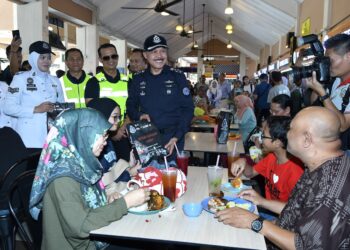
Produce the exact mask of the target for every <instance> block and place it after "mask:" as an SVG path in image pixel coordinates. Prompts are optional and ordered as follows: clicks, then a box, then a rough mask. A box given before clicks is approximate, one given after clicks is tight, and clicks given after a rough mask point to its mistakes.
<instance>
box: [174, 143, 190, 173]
mask: <svg viewBox="0 0 350 250" xmlns="http://www.w3.org/2000/svg"><path fill="white" fill-rule="evenodd" d="M174 145H175V149H176V153H177V155H176V165H177V167H178V168H179V169H181V171H182V172H184V174H185V175H186V176H187V169H188V162H189V158H190V154H189V152H187V151H179V148H178V147H177V145H176V143H175V144H174Z"/></svg>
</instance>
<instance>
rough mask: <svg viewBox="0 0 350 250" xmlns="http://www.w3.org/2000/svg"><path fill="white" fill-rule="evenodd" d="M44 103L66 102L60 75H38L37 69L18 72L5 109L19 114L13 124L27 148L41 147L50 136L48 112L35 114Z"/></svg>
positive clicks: (7, 97)
mask: <svg viewBox="0 0 350 250" xmlns="http://www.w3.org/2000/svg"><path fill="white" fill-rule="evenodd" d="M43 102H52V103H55V102H64V97H63V91H62V88H61V84H60V82H59V80H58V78H57V77H55V76H52V75H49V74H40V76H39V75H38V74H36V72H35V71H33V70H31V71H25V72H19V73H17V74H16V75H15V76H14V77H13V80H12V82H11V85H10V88H9V91H8V93H7V95H6V100H5V106H4V112H5V113H6V114H7V115H10V116H13V117H17V125H16V126H15V127H14V129H15V130H16V132H17V133H18V134H19V135H20V136H21V138H22V140H23V142H24V145H25V146H26V147H27V148H42V147H43V144H44V142H45V138H46V135H47V113H46V112H45V113H34V108H35V107H36V106H38V105H40V104H41V103H43Z"/></svg>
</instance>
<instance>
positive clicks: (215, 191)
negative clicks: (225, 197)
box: [208, 166, 224, 197]
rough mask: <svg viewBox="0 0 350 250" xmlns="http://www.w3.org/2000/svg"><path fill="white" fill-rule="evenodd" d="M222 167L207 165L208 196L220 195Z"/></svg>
mask: <svg viewBox="0 0 350 250" xmlns="http://www.w3.org/2000/svg"><path fill="white" fill-rule="evenodd" d="M223 175H224V169H223V168H222V167H221V166H208V187H209V196H217V197H218V196H221V195H220V191H221V182H222V177H223Z"/></svg>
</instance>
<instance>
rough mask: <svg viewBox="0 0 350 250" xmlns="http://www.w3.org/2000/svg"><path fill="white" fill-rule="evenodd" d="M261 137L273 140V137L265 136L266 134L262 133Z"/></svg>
mask: <svg viewBox="0 0 350 250" xmlns="http://www.w3.org/2000/svg"><path fill="white" fill-rule="evenodd" d="M261 139H271V140H273V137H270V136H265V135H264V134H261Z"/></svg>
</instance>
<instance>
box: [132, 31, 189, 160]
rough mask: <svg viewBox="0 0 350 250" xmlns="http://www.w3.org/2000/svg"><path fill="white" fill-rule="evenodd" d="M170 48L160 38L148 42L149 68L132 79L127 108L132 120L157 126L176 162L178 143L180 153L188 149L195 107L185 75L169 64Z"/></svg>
mask: <svg viewBox="0 0 350 250" xmlns="http://www.w3.org/2000/svg"><path fill="white" fill-rule="evenodd" d="M167 49H168V45H167V42H166V40H165V39H164V37H162V36H160V35H156V34H155V35H152V36H149V37H148V38H147V39H146V40H145V42H144V52H143V55H144V57H145V58H146V60H147V62H148V68H147V69H146V70H145V71H142V72H139V73H137V74H135V76H134V78H133V79H132V81H131V83H130V86H129V97H128V100H127V103H126V107H127V113H128V115H129V117H130V118H131V119H132V120H134V121H138V120H147V121H151V122H152V123H154V124H155V125H156V127H157V128H158V129H159V131H160V133H161V135H162V141H163V145H164V146H165V148H167V150H168V152H169V154H172V158H171V159H174V156H175V155H174V154H173V151H174V146H175V143H176V144H177V146H178V148H179V150H182V149H183V147H184V139H185V138H184V136H185V134H186V132H188V130H189V128H190V124H191V120H192V117H193V110H194V107H193V101H192V96H191V94H190V89H189V88H188V84H187V80H186V77H185V75H184V74H183V73H182V72H181V71H179V70H177V69H174V68H171V67H169V66H168V65H167V59H168V56H167V52H168V51H167Z"/></svg>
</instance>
